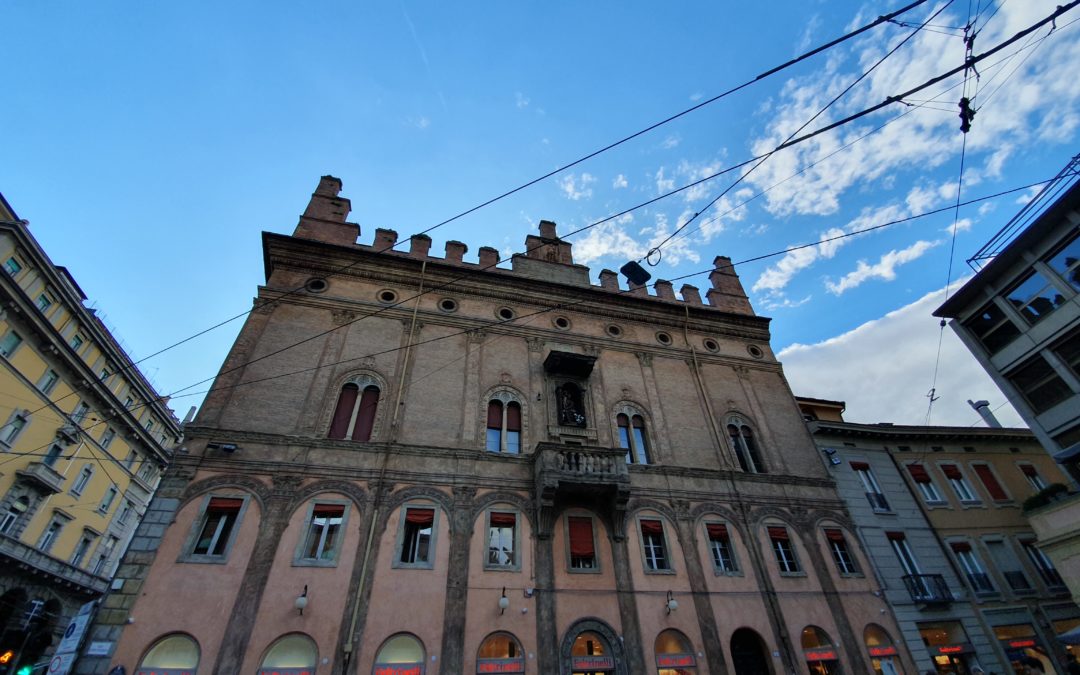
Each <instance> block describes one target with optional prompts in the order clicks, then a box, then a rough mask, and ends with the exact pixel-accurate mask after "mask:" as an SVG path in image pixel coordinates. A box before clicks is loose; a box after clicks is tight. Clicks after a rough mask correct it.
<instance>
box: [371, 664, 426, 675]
mask: <svg viewBox="0 0 1080 675" xmlns="http://www.w3.org/2000/svg"><path fill="white" fill-rule="evenodd" d="M373 675H424V664H422V663H376V664H375V671H374V674H373Z"/></svg>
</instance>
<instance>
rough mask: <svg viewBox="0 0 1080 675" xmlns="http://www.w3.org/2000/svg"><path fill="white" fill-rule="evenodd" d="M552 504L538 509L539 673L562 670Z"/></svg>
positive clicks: (535, 562) (536, 547)
mask: <svg viewBox="0 0 1080 675" xmlns="http://www.w3.org/2000/svg"><path fill="white" fill-rule="evenodd" d="M553 524H554V517H553V508H552V507H551V506H548V507H546V508H545V507H543V506H541V507H540V508H538V509H537V511H536V531H535V536H536V546H535V549H536V559H535V560H534V561H533V565H534V571H535V574H536V665H537V671H538V672H540V673H545V674H546V673H558V672H559V636H558V634H557V633H556V629H555V592H554V589H555V553H554V551H553V549H552V541H551V535H552V530H553V529H554V528H553Z"/></svg>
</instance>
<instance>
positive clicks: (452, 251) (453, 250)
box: [446, 241, 469, 263]
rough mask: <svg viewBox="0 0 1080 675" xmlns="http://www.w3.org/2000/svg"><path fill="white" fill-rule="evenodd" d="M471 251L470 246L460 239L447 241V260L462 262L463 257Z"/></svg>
mask: <svg viewBox="0 0 1080 675" xmlns="http://www.w3.org/2000/svg"><path fill="white" fill-rule="evenodd" d="M468 252H469V247H468V246H466V245H465V244H462V243H461V242H460V241H448V242H446V262H453V263H461V259H462V258H463V257H464V256H465V254H466V253H468Z"/></svg>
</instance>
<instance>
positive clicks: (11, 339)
mask: <svg viewBox="0 0 1080 675" xmlns="http://www.w3.org/2000/svg"><path fill="white" fill-rule="evenodd" d="M22 341H23V339H22V336H21V335H19V334H18V333H16V332H15V331H13V330H9V331H8V332H7V334H6V335H4V339H3V340H0V356H3V357H4V358H5V359H9V358H11V355H12V354H14V353H15V350H16V349H18V348H19V345H21V344H22Z"/></svg>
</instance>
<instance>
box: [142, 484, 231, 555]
mask: <svg viewBox="0 0 1080 675" xmlns="http://www.w3.org/2000/svg"><path fill="white" fill-rule="evenodd" d="M130 504H131V502H128V503H127V505H130ZM205 504H206V505H205V507H204V509H203V513H202V516H201V517H200V518H199V519H198V520H197V521H196V523H195V524H196V528H195V530H194V533H195V537H194V538H193V539H192V541H191V552H190V553H189V554H188V556H187V557H186V559H187V560H189V561H205V562H219V561H224V560H225V558H226V557H227V556H228V553H229V548H230V547H231V546H232V543H233V541H234V540H235V539H236V531H237V529H238V528H237V527H236V525H237V523H238V522H239V520H240V517H241V515H242V512H243V511H244V507H245V505H246V500H245V499H244V498H243V497H207V499H206V503H205ZM129 513H130V511H127V510H125V512H124V514H122V515H123V516H124V519H125V520H126V518H127V516H128V514H129Z"/></svg>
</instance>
